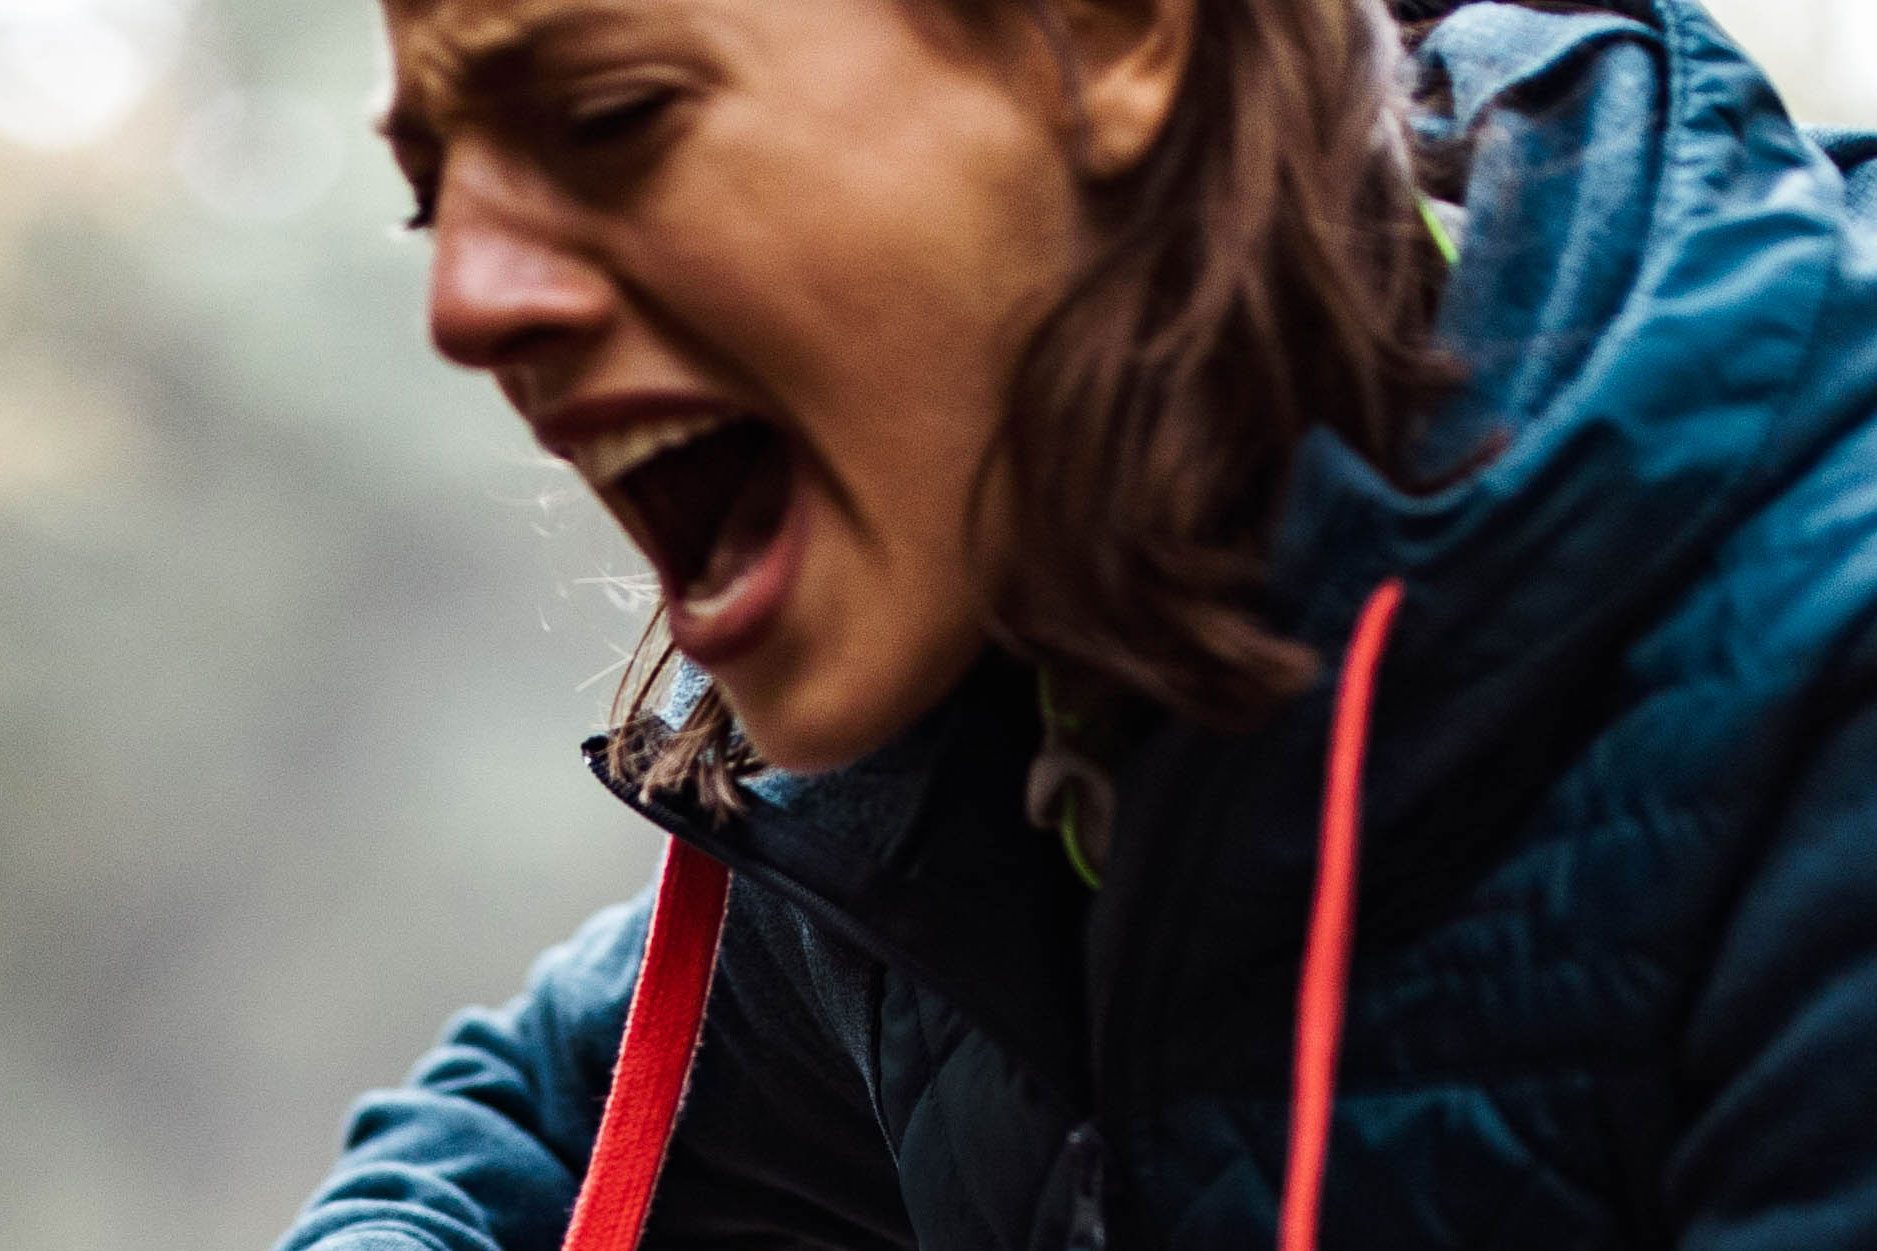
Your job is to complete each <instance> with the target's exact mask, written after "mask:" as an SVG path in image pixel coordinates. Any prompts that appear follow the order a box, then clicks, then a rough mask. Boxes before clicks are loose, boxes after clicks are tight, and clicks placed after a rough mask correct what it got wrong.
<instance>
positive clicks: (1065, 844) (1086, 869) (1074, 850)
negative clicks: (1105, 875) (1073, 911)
mask: <svg viewBox="0 0 1877 1251" xmlns="http://www.w3.org/2000/svg"><path fill="white" fill-rule="evenodd" d="M1057 829H1058V831H1059V832H1060V833H1061V834H1062V850H1063V854H1064V855H1066V856H1068V857H1069V867H1070V868H1071V869H1074V870H1075V875H1076V876H1077V877H1079V878H1081V879H1082V885H1084V886H1086V887H1088V888H1089V889H1090V890H1100V889H1101V874H1099V873H1097V872H1095V866H1094V865H1092V864H1090V863H1089V862H1088V856H1087V855H1086V854H1085V853H1084V852H1083V851H1082V835H1081V833H1080V831H1078V830H1077V829H1076V808H1075V792H1074V791H1073V790H1069V791H1064V792H1063V795H1062V820H1061V821H1060V822H1059V823H1058V825H1057Z"/></svg>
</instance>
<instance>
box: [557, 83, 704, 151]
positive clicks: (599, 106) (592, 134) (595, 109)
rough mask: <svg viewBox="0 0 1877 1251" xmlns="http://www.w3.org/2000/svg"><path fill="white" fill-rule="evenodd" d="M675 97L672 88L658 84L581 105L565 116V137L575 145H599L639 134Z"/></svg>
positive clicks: (620, 140)
mask: <svg viewBox="0 0 1877 1251" xmlns="http://www.w3.org/2000/svg"><path fill="white" fill-rule="evenodd" d="M677 98H678V91H677V90H676V89H675V88H670V87H660V88H656V89H653V90H649V91H644V92H640V93H637V94H634V95H630V96H622V97H616V98H612V99H608V100H604V101H601V102H599V103H596V104H592V105H583V106H581V107H579V108H576V109H574V110H572V111H571V113H570V114H569V116H568V118H567V122H566V134H567V139H568V141H569V142H570V143H572V144H573V145H574V146H575V147H599V146H601V145H605V144H613V143H620V142H626V141H631V140H636V139H640V138H643V137H644V136H645V135H646V133H647V132H648V131H649V130H650V129H651V128H652V127H653V126H654V125H655V124H656V123H657V122H658V121H659V119H660V118H661V117H663V116H664V114H665V111H666V110H667V109H668V108H669V107H670V105H671V104H672V103H673V101H675V100H676V99H677Z"/></svg>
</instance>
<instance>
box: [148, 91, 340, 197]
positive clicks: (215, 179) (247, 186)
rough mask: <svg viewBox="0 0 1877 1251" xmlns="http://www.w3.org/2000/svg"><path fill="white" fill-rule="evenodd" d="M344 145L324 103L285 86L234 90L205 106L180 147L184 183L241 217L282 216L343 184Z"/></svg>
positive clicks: (186, 130)
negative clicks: (340, 171)
mask: <svg viewBox="0 0 1877 1251" xmlns="http://www.w3.org/2000/svg"><path fill="white" fill-rule="evenodd" d="M344 146H345V145H344V143H343V141H342V139H341V138H340V135H339V128H338V123H337V122H335V121H334V120H333V117H332V115H331V113H330V112H329V111H328V110H327V109H325V108H324V107H322V106H321V105H320V104H319V103H318V102H316V101H314V100H311V99H309V98H307V97H305V96H300V95H296V94H293V93H291V92H284V91H268V92H226V93H224V94H222V95H220V96H218V97H216V98H215V99H214V100H212V101H210V102H209V103H208V104H207V105H205V106H203V107H202V108H201V109H198V110H197V111H196V112H195V114H194V115H193V116H191V117H190V118H189V121H188V123H187V124H186V125H185V126H184V127H183V132H182V136H181V138H180V140H179V141H178V143H177V145H176V167H177V172H178V173H179V174H180V175H181V176H182V180H183V184H184V185H185V186H186V187H188V188H189V191H190V193H191V194H192V195H194V196H195V198H196V199H197V201H199V202H200V203H201V204H202V205H203V206H204V207H206V208H208V209H209V210H210V211H212V212H214V213H215V214H217V215H218V216H221V217H226V218H230V219H232V220H236V221H257V222H269V221H282V220H285V219H287V218H290V217H295V216H297V215H299V214H301V213H304V212H306V211H307V210H308V209H310V208H313V207H314V206H315V205H317V204H318V203H319V202H320V201H321V200H322V199H324V198H325V196H326V194H327V193H328V192H329V191H331V190H332V187H333V184H334V183H335V182H337V181H338V177H339V166H340V158H341V156H342V154H343V151H344Z"/></svg>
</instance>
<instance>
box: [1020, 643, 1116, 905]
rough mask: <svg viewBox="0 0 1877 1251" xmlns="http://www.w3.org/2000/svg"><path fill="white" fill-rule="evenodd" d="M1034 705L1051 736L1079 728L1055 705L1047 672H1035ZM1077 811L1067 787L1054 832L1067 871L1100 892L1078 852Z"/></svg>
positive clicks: (1095, 875)
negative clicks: (1060, 839) (1064, 858)
mask: <svg viewBox="0 0 1877 1251" xmlns="http://www.w3.org/2000/svg"><path fill="white" fill-rule="evenodd" d="M1036 702H1037V706H1038V708H1040V709H1041V711H1042V714H1043V724H1044V725H1045V726H1048V727H1049V729H1050V730H1051V731H1052V732H1056V733H1061V732H1063V731H1069V732H1074V731H1077V730H1080V729H1081V728H1082V719H1081V718H1080V717H1078V716H1076V715H1075V714H1074V713H1071V712H1066V711H1064V710H1063V709H1062V708H1060V707H1058V706H1057V704H1056V693H1055V688H1054V686H1053V685H1052V683H1051V682H1050V680H1049V670H1047V669H1042V668H1039V669H1038V670H1037V671H1036ZM1079 826H1080V820H1079V810H1078V808H1077V806H1076V795H1075V789H1074V788H1073V787H1070V788H1069V789H1067V790H1065V791H1063V793H1062V812H1061V815H1060V816H1058V817H1057V819H1056V832H1057V834H1058V835H1060V836H1061V838H1062V851H1063V855H1065V856H1066V857H1068V860H1069V867H1070V868H1071V869H1074V870H1075V875H1076V876H1077V877H1078V878H1080V879H1082V884H1083V885H1084V886H1086V887H1088V888H1089V889H1090V890H1100V889H1101V874H1099V873H1097V872H1096V871H1095V866H1094V865H1092V864H1090V863H1089V860H1088V855H1087V853H1086V852H1084V851H1083V850H1082V833H1081V830H1080V828H1079Z"/></svg>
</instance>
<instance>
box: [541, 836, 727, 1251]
mask: <svg viewBox="0 0 1877 1251" xmlns="http://www.w3.org/2000/svg"><path fill="white" fill-rule="evenodd" d="M729 896H730V871H729V870H728V869H727V868H725V867H724V866H723V865H722V864H720V863H719V862H717V861H715V860H712V859H711V858H710V857H709V856H707V855H705V854H704V853H703V852H701V851H698V850H697V849H696V848H694V847H692V846H690V845H689V844H687V843H683V842H680V841H678V840H677V839H673V840H672V841H671V843H670V845H669V846H668V847H667V849H666V852H665V867H664V871H663V873H662V874H661V875H660V877H659V882H658V900H657V902H656V903H655V904H654V905H653V907H652V926H651V931H650V932H649V933H648V934H647V935H646V939H645V958H644V961H643V963H641V964H640V966H639V984H638V987H637V989H636V990H635V991H634V993H633V996H632V1007H631V1008H630V1009H629V1010H628V1011H627V1013H626V1031H625V1037H624V1039H622V1040H621V1042H620V1045H619V1063H618V1065H617V1066H616V1067H615V1068H614V1069H613V1088H612V1093H610V1094H609V1095H607V1097H606V1111H605V1113H604V1115H603V1116H602V1117H601V1118H600V1132H599V1137H598V1138H597V1139H595V1141H594V1146H593V1158H592V1161H591V1162H590V1163H589V1164H588V1165H587V1177H586V1181H585V1183H584V1184H582V1186H581V1187H580V1199H579V1201H578V1202H577V1203H576V1204H575V1205H574V1214H573V1223H572V1224H571V1225H569V1226H568V1229H567V1240H566V1241H565V1242H564V1243H562V1244H561V1245H562V1251H633V1249H634V1248H636V1247H637V1246H638V1245H639V1239H640V1237H641V1236H642V1235H643V1233H644V1230H645V1214H646V1212H647V1210H648V1209H649V1208H650V1207H651V1203H652V1189H653V1187H655V1186H656V1185H657V1184H658V1171H659V1169H660V1168H661V1167H662V1166H663V1165H664V1162H665V1148H666V1146H667V1144H668V1143H670V1141H671V1131H672V1128H673V1126H675V1125H676V1123H677V1119H678V1104H679V1103H680V1102H681V1101H682V1100H683V1097H684V1085H685V1080H686V1078H687V1077H689V1075H690V1072H691V1057H692V1055H693V1054H694V1053H695V1052H696V1051H697V1041H698V1036H699V1035H700V1034H701V1033H702V1032H703V1026H704V1003H705V1000H706V999H707V998H708V997H709V995H710V978H711V973H712V971H713V970H714V969H715V968H716V965H717V941H718V939H719V938H720V937H721V936H722V934H723V915H724V908H725V906H726V904H727V902H728V900H729Z"/></svg>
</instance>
